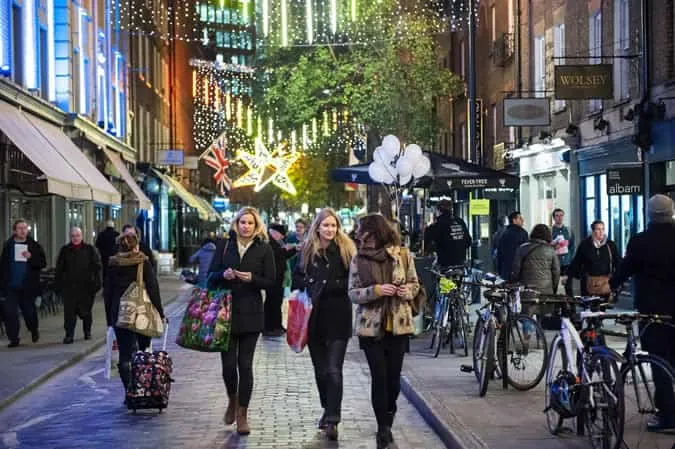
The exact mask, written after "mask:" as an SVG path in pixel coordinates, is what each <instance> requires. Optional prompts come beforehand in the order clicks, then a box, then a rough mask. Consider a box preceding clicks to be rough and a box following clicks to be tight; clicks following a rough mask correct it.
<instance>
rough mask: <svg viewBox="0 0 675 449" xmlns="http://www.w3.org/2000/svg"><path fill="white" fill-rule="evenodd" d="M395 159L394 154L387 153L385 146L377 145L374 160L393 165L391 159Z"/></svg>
mask: <svg viewBox="0 0 675 449" xmlns="http://www.w3.org/2000/svg"><path fill="white" fill-rule="evenodd" d="M393 160H394V156H392V155H391V154H389V153H387V152H386V151H385V150H384V148H382V147H377V148H375V151H374V152H373V162H377V163H378V164H382V165H391V161H393Z"/></svg>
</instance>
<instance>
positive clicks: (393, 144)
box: [368, 135, 431, 186]
mask: <svg viewBox="0 0 675 449" xmlns="http://www.w3.org/2000/svg"><path fill="white" fill-rule="evenodd" d="M430 169H431V161H430V160H429V158H428V157H427V156H425V155H424V154H423V153H422V148H420V146H419V145H416V144H414V143H413V144H410V145H408V146H407V147H405V149H404V150H403V151H401V142H400V141H399V140H398V138H397V137H396V136H392V135H389V136H385V137H384V139H382V145H381V146H379V147H377V148H375V152H374V153H373V162H371V164H370V165H369V166H368V174H369V175H370V178H371V179H372V180H373V181H375V182H379V183H382V184H387V185H391V184H396V185H399V186H405V185H407V184H408V183H410V181H412V179H413V178H421V177H422V176H424V175H426V174H427V173H429V170H430Z"/></svg>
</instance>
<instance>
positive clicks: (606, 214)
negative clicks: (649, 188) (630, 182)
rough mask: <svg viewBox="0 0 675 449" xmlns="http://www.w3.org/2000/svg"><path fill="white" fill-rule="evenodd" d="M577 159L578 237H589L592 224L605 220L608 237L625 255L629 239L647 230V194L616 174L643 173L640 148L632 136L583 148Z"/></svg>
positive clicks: (578, 151)
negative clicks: (628, 185) (645, 197)
mask: <svg viewBox="0 0 675 449" xmlns="http://www.w3.org/2000/svg"><path fill="white" fill-rule="evenodd" d="M575 156H576V159H577V161H578V164H579V195H580V198H579V199H580V201H579V203H580V213H581V216H580V220H579V223H580V232H579V234H580V236H581V237H582V238H583V237H588V236H589V235H590V233H591V229H590V227H591V224H592V223H593V221H595V220H602V221H603V222H604V223H605V227H606V229H607V234H608V236H609V238H610V239H612V240H614V242H615V243H616V245H617V246H618V248H619V252H620V253H621V254H623V253H624V252H625V250H626V246H627V245H628V241H629V240H630V238H631V237H632V236H633V235H635V234H637V233H638V232H640V231H642V230H643V229H644V225H645V223H644V212H643V211H644V195H643V192H642V189H639V190H638V189H636V188H625V184H626V182H625V181H621V180H620V179H619V178H618V177H617V173H619V172H623V171H626V172H627V170H628V169H630V171H631V172H632V173H633V174H635V173H636V172H639V171H640V170H639V169H640V167H641V166H642V163H641V161H640V153H639V149H638V148H637V147H636V146H635V145H634V144H633V142H632V137H626V138H622V139H617V140H615V141H613V142H609V143H606V144H603V145H596V146H592V147H586V148H580V149H579V150H577V153H576V155H575ZM608 175H609V178H608ZM637 184H639V182H637V183H636V185H637Z"/></svg>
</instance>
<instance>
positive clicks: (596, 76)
mask: <svg viewBox="0 0 675 449" xmlns="http://www.w3.org/2000/svg"><path fill="white" fill-rule="evenodd" d="M612 75H613V70H612V64H591V65H557V66H555V72H554V78H555V98H556V99H558V100H591V99H610V98H613V96H614V92H613V89H614V80H613V76H612Z"/></svg>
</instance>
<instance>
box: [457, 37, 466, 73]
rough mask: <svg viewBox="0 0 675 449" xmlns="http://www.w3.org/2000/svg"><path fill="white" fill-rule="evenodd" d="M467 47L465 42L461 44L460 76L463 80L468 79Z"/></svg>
mask: <svg viewBox="0 0 675 449" xmlns="http://www.w3.org/2000/svg"><path fill="white" fill-rule="evenodd" d="M465 55H466V45H465V44H464V41H460V43H459V74H460V75H461V77H462V78H466V56H465Z"/></svg>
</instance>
